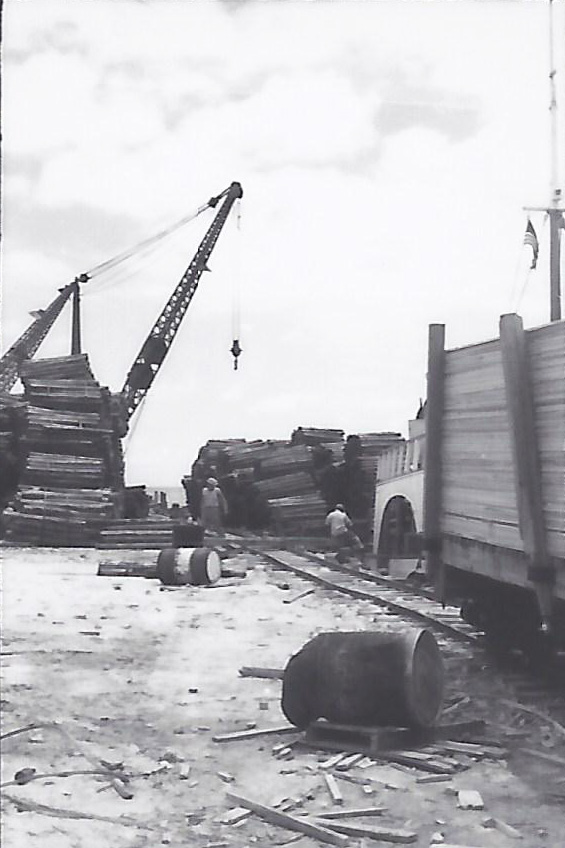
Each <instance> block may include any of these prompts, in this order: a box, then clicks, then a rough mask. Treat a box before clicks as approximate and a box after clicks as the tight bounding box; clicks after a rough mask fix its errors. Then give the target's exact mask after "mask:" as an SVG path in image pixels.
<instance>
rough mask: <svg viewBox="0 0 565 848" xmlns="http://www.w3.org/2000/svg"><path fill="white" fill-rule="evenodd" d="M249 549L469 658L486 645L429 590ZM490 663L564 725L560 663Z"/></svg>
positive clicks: (305, 555)
mask: <svg viewBox="0 0 565 848" xmlns="http://www.w3.org/2000/svg"><path fill="white" fill-rule="evenodd" d="M248 550H249V551H250V552H251V553H253V554H255V555H257V556H261V557H264V558H265V559H267V560H268V561H269V562H271V563H272V564H273V565H275V566H277V567H279V568H283V569H285V570H287V571H290V572H292V573H293V574H296V575H297V576H298V577H302V578H303V579H305V580H308V581H309V582H311V583H316V584H317V585H319V586H322V587H323V588H325V589H328V590H330V591H334V592H339V593H341V594H344V595H348V596H349V597H351V598H355V599H357V600H363V601H370V602H371V603H373V604H375V605H377V606H379V607H382V608H384V609H386V610H387V611H389V612H390V613H392V614H393V615H398V617H399V618H404V619H408V620H412V621H416V622H418V623H419V624H424V625H426V626H428V627H429V628H430V629H431V630H435V631H436V632H438V633H441V634H442V635H443V636H444V637H447V639H448V640H449V639H452V640H454V641H457V642H459V643H463V644H465V645H466V646H467V648H468V651H469V657H471V656H472V655H473V653H474V651H476V650H477V649H484V648H485V647H486V646H487V642H486V641H485V637H484V633H483V632H482V631H480V630H478V629H476V628H474V627H473V626H472V625H470V624H467V623H466V622H465V621H463V620H462V619H461V617H460V614H459V609H458V607H454V606H446V607H444V606H443V605H442V604H441V603H439V602H437V601H434V600H433V599H432V598H430V597H429V596H428V595H427V594H426V593H425V591H424V592H422V591H418V590H417V589H413V588H411V587H409V586H406V585H403V584H402V583H401V582H400V581H397V580H393V579H390V578H387V577H383V576H381V575H377V574H374V573H373V572H371V571H368V570H367V569H358V568H352V567H350V566H347V565H344V564H341V563H338V562H336V561H335V560H331V559H326V558H325V557H323V556H320V555H317V554H314V553H311V552H308V551H302V550H301V551H300V552H299V553H298V552H296V551H289V550H282V549H277V550H272V549H259V548H252V547H249V548H248ZM490 660H492V663H491V662H490V661H488V660H487V662H488V664H489V665H492V667H493V669H495V670H496V674H497V675H498V676H499V677H503V678H504V679H505V680H507V682H508V686H509V689H510V690H514V691H515V692H516V701H517V702H520V703H522V695H525V696H527V699H528V701H529V702H530V703H531V702H532V701H533V702H534V704H535V705H536V707H537V708H538V712H539V707H541V708H542V710H543V711H545V714H546V715H547V716H548V720H549V721H551V718H549V716H550V715H551V713H552V712H554V710H555V708H556V707H557V710H558V713H559V721H561V722H562V721H563V719H564V716H563V713H562V711H563V706H564V703H565V702H564V700H563V699H564V696H565V674H564V673H563V663H562V662H561V663H559V664H558V665H556V666H555V667H551V668H550V669H537V668H533V667H529V666H527V665H524V663H523V661H521V660H517V659H516V657H512V656H509V657H505V658H500V657H494V656H493V657H490ZM520 692H521V694H520ZM534 712H535V710H534ZM540 715H543V713H540ZM556 718H557V716H556Z"/></svg>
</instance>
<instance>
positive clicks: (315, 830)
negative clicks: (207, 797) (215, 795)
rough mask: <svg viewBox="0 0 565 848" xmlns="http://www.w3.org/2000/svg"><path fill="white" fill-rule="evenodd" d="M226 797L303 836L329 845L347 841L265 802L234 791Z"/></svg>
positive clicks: (342, 843) (336, 834)
mask: <svg viewBox="0 0 565 848" xmlns="http://www.w3.org/2000/svg"><path fill="white" fill-rule="evenodd" d="M226 797H227V798H228V800H229V801H232V802H233V803H235V804H237V806H238V807H245V808H246V809H248V810H251V811H252V812H253V813H255V815H257V816H259V817H260V818H262V819H264V821H267V822H269V823H270V824H276V825H279V826H280V827H285V828H287V829H288V830H293V831H296V832H298V833H303V834H304V835H305V836H311V837H312V838H313V839H319V840H320V842H326V843H328V844H329V845H340V846H341V845H343V846H345V845H347V843H348V839H347V838H346V837H345V836H342V835H341V834H339V833H335V832H333V829H332V830H330V829H328V828H326V827H323V826H321V825H318V824H315V823H314V822H311V821H306V820H304V819H299V818H295V817H294V816H289V815H288V813H282V812H280V810H275V809H274V808H273V807H268V806H267V805H266V804H261V803H259V802H258V801H254V800H252V799H251V798H246V797H244V796H243V795H238V794H237V793H235V792H227V793H226Z"/></svg>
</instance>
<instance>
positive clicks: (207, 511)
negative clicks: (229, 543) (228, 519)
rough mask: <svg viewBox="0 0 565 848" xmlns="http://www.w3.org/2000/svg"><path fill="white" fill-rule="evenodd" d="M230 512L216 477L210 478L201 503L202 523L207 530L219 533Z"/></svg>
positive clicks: (203, 491)
mask: <svg viewBox="0 0 565 848" xmlns="http://www.w3.org/2000/svg"><path fill="white" fill-rule="evenodd" d="M227 511H228V505H227V502H226V499H225V497H224V494H223V492H222V490H221V489H220V487H219V486H218V481H217V480H216V478H215V477H208V479H207V480H206V485H205V486H204V488H203V489H202V500H201V501H200V523H201V524H202V526H203V527H204V529H205V530H210V531H215V532H218V531H220V530H221V529H222V524H223V519H224V518H225V516H226V514H227Z"/></svg>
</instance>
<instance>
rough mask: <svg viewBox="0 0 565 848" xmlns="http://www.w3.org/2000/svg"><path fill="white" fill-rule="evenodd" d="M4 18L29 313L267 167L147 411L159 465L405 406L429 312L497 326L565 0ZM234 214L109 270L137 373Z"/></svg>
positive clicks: (119, 341)
mask: <svg viewBox="0 0 565 848" xmlns="http://www.w3.org/2000/svg"><path fill="white" fill-rule="evenodd" d="M558 8H559V9H561V7H558ZM4 18H5V21H4V23H5V29H4V45H3V50H4V68H3V83H4V92H3V93H4V101H3V125H4V126H3V132H4V146H3V155H4V163H3V167H4V177H5V179H4V187H3V188H4V210H3V213H4V246H3V249H4V301H5V309H6V310H8V311H7V313H6V314H8V316H9V323H8V324H6V334H7V335H8V333H11V334H16V333H17V332H19V331H20V328H23V327H25V326H26V325H27V313H26V310H27V309H28V308H35V307H37V306H41V305H45V304H46V303H48V302H49V300H51V299H52V297H53V296H54V294H55V292H56V286H57V285H59V284H62V283H64V282H66V281H67V280H68V279H72V278H73V277H74V276H75V274H77V273H80V272H81V271H83V270H85V265H86V266H87V267H88V266H91V265H92V264H95V263H97V262H99V261H101V260H103V259H105V258H108V257H109V256H112V255H114V254H115V253H117V252H119V251H120V250H122V249H125V248H127V247H129V246H130V245H131V244H132V243H134V242H136V241H138V240H141V239H142V238H144V237H147V236H150V235H152V234H153V233H155V232H156V231H157V230H159V229H161V228H162V227H163V226H165V225H166V224H167V223H170V222H172V221H174V220H175V219H176V218H179V217H180V216H181V215H184V214H186V213H187V212H188V211H190V210H191V209H193V208H195V207H196V206H198V205H199V204H201V203H204V202H205V201H206V200H207V199H208V197H209V196H210V195H211V194H215V193H219V192H220V191H221V190H222V189H223V188H225V187H226V186H228V185H229V183H230V182H231V181H232V180H234V179H236V180H240V181H241V182H242V184H243V188H244V199H243V203H242V209H243V217H242V230H241V233H237V232H236V231H235V228H234V226H233V222H231V221H230V222H228V225H226V227H225V228H224V230H223V232H222V235H221V238H220V239H219V241H218V244H217V246H216V248H215V250H214V254H213V257H212V259H211V262H210V265H211V267H212V270H213V272H212V274H209V275H208V274H207V275H205V276H204V277H203V279H202V282H201V285H200V288H199V290H198V292H197V294H196V296H195V298H194V300H193V302H192V303H191V305H190V308H189V310H188V313H187V316H186V318H185V320H184V322H183V324H182V327H181V329H180V330H179V333H178V336H177V338H176V340H175V343H174V345H173V348H172V349H171V353H170V355H169V358H168V359H167V362H166V364H165V366H164V367H163V369H162V371H161V372H160V374H159V377H158V379H157V380H156V382H155V384H154V386H153V387H152V390H151V394H150V396H149V398H148V400H147V403H146V404H145V406H144V409H143V412H142V413H140V418H139V425H136V429H135V439H134V440H132V445H131V448H130V452H129V454H128V457H129V458H128V466H129V469H130V472H129V473H130V475H133V476H135V477H136V478H137V480H139V479H142V480H143V479H145V480H147V482H152V479H153V481H154V482H161V483H165V482H166V479H170V478H172V479H174V480H177V479H178V478H179V476H180V473H182V472H184V471H186V470H187V468H188V466H189V464H190V462H191V461H192V459H193V458H194V455H195V453H196V451H197V448H198V446H199V445H200V444H202V443H203V442H204V441H206V439H207V438H209V437H211V436H213V435H216V436H234V435H235V436H238V435H242V436H247V437H257V436H263V437H267V436H273V437H287V436H288V435H289V434H290V432H291V430H292V429H293V428H294V427H295V426H296V425H297V424H299V423H307V424H313V425H320V426H326V425H327V426H343V427H344V428H345V429H348V430H349V431H350V432H353V431H355V430H358V429H361V430H372V429H395V430H396V429H403V427H404V421H405V419H406V418H407V417H408V416H409V415H411V414H413V412H414V409H415V407H416V406H417V399H418V397H419V396H422V395H423V393H424V384H425V373H424V372H425V359H426V334H427V324H428V323H429V322H432V321H440V322H445V323H446V324H447V329H448V343H449V344H463V343H469V342H472V341H476V340H478V339H481V338H484V337H485V336H488V335H494V334H495V333H496V326H497V322H498V316H499V314H500V313H501V312H504V311H507V310H508V307H509V293H510V291H511V290H512V287H513V283H514V282H515V279H514V277H513V274H514V269H515V268H516V262H517V258H518V257H519V256H520V251H521V250H522V244H521V242H522V237H523V227H524V215H523V212H522V206H523V205H526V204H528V203H530V202H533V203H537V202H538V201H541V202H545V200H546V199H547V181H548V163H547V138H548V129H549V126H548V114H547V105H548V92H547V75H546V71H547V63H546V59H547V56H546V52H547V26H546V24H547V21H546V5H545V4H541V3H540V4H532V3H518V2H517V3H512V4H504V3H498V4H495V3H476V2H465V0H461V2H459V3H439V2H437V3H419V2H404V3H400V2H398V3H377V2H372V3H360V2H358V3H354V2H318V3H316V2H312V3H307V2H305V0H300V2H294V3H288V2H253V3H251V2H236V0H227V1H226V2H211V0H193V2H190V3H187V2H182V0H156V2H143V3H140V2H129V0H121V2H120V3H116V2H115V0H97V2H96V3H93V2H91V0H73V2H69V0H60V2H59V0H50V2H49V3H45V2H44V0H27V2H24V3H21V2H20V3H12V4H8V6H7V8H6V10H5V16H4ZM510 30H511V31H512V35H513V37H512V38H510V37H508V33H509V31H510ZM560 51H561V52H559V56H560V59H559V61H560V62H561V64H560V67H561V66H562V64H563V61H562V59H563V56H562V53H563V46H561V47H560ZM211 218H212V215H211V214H210V215H207V217H206V218H204V217H202V218H201V219H199V221H197V222H195V223H194V225H193V224H191V225H190V226H189V227H187V228H186V230H183V231H182V232H181V233H179V235H178V238H177V237H175V239H173V240H171V243H170V244H169V243H168V242H167V245H166V246H165V245H163V249H162V250H161V249H160V250H158V251H155V252H154V253H151V254H150V255H149V256H144V257H142V258H139V257H138V258H136V259H135V260H133V261H132V262H131V263H126V264H125V265H124V266H122V267H120V268H119V269H117V270H116V271H114V272H113V273H112V275H109V276H108V277H107V278H103V277H101V278H100V279H98V280H95V281H93V282H92V284H89V285H88V286H86V287H85V289H84V308H83V316H84V322H85V327H84V337H85V344H86V345H87V347H88V349H89V351H90V355H91V358H92V361H93V367H94V368H95V373H96V374H97V376H98V378H99V379H100V381H101V382H103V383H107V384H110V385H111V386H112V388H120V387H121V385H122V383H123V380H124V377H125V374H126V373H127V370H128V368H129V366H130V365H131V362H132V360H133V358H134V356H135V354H136V353H137V351H138V349H139V347H140V345H141V343H142V341H143V339H144V338H145V335H146V333H147V332H148V330H149V328H150V327H151V325H152V323H153V321H154V320H155V318H156V316H157V315H158V314H159V311H160V310H161V308H162V306H163V304H164V302H165V301H166V299H167V297H168V296H169V294H170V293H171V291H172V289H173V287H174V286H175V285H176V283H177V281H178V279H179V278H180V275H181V274H182V271H183V269H184V268H185V267H186V265H187V263H188V262H189V260H190V258H191V257H192V255H193V254H194V251H195V250H196V247H197V245H198V242H199V240H200V238H201V237H202V235H203V233H204V232H205V230H206V227H207V226H208V224H209V223H210V220H211ZM536 223H537V222H536ZM545 252H546V251H545ZM545 252H544V257H545ZM238 257H240V262H239V264H240V269H239V270H237V267H236V266H237V265H238V259H237V258H238ZM544 257H541V258H540V271H539V272H538V273H537V277H536V279H535V281H534V283H532V286H533V285H534V284H535V285H537V289H533V288H531V287H530V289H528V296H527V297H526V298H525V299H524V306H525V308H526V313H525V317H526V323H530V324H531V323H539V322H541V321H543V320H545V317H546V311H547V310H546V305H547V304H546V300H545V293H544V291H543V288H544V285H545V282H544V277H543V274H544V273H545V270H544V265H543V263H544V262H545V258H544ZM238 289H239V295H238V298H239V299H240V300H241V315H242V328H241V342H242V346H243V349H244V353H243V356H242V358H241V367H240V371H238V372H237V374H234V372H233V370H232V359H231V356H230V353H229V348H230V346H231V333H232V324H233V323H235V321H234V317H233V315H232V312H233V303H234V300H237V299H238V298H236V290H238ZM65 321H66V319H64V320H63V321H62V324H61V329H60V330H59V329H58V330H57V332H56V333H55V334H54V336H53V339H51V340H50V342H49V344H52V345H55V341H56V340H58V342H57V343H58V344H59V345H60V352H63V351H66V350H67V344H68V338H67V331H68V322H67V323H65ZM155 432H167V434H170V438H169V436H168V437H167V440H166V441H167V446H166V451H165V450H164V449H163V453H162V454H159V451H160V450H161V448H160V447H159V446H158V445H157V444H156V440H155V438H154V436H155ZM181 466H182V467H181ZM157 470H158V471H159V474H161V473H162V474H163V478H162V479H160V480H156V479H155V477H154V476H153V478H152V475H155V474H156V473H157Z"/></svg>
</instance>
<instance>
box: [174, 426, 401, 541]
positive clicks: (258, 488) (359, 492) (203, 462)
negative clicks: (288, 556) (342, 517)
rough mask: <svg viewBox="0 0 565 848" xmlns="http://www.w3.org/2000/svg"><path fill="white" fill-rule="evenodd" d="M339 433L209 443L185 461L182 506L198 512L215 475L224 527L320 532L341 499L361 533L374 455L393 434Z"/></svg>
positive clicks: (367, 518) (300, 431)
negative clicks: (186, 487)
mask: <svg viewBox="0 0 565 848" xmlns="http://www.w3.org/2000/svg"><path fill="white" fill-rule="evenodd" d="M344 437H345V433H344V431H343V430H338V429H329V428H328V429H323V428H314V427H297V428H296V429H295V430H294V431H293V432H292V434H291V437H290V439H288V440H269V441H263V440H255V441H251V442H247V441H245V440H244V439H239V440H229V441H227V440H226V441H224V442H222V441H218V440H214V441H209V442H207V443H206V445H204V446H203V447H202V448H201V449H200V452H199V454H198V458H197V460H196V461H195V462H194V464H193V466H192V473H191V489H190V494H189V499H190V507H191V511H192V514H193V516H194V517H195V518H197V517H198V515H199V506H200V495H201V491H202V486H203V485H204V483H205V481H206V479H207V478H208V477H210V476H212V477H215V478H216V479H217V480H218V482H219V483H220V487H221V489H222V491H223V493H224V495H225V496H226V499H227V502H228V507H229V514H228V517H227V524H228V526H229V527H231V528H233V529H236V528H242V527H244V528H247V529H250V530H262V529H272V530H275V532H277V533H278V534H281V535H326V530H325V526H324V519H325V516H326V514H327V512H328V510H329V509H330V508H332V507H333V506H335V504H336V503H339V502H342V503H343V504H344V505H345V507H346V509H347V510H348V512H349V514H350V515H351V517H352V518H353V519H354V520H355V521H356V524H357V525H358V531H359V532H361V534H362V535H365V536H366V535H367V532H368V531H369V528H370V526H371V517H372V508H373V501H374V486H375V471H376V463H377V459H378V456H379V455H380V453H382V451H384V450H386V449H387V448H388V447H390V445H391V444H395V443H397V442H398V441H399V440H401V436H400V434H399V433H365V434H361V435H359V436H357V435H352V436H348V437H347V439H345V438H344Z"/></svg>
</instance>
